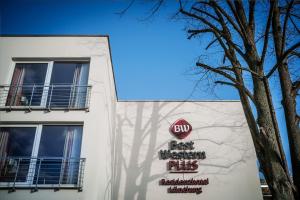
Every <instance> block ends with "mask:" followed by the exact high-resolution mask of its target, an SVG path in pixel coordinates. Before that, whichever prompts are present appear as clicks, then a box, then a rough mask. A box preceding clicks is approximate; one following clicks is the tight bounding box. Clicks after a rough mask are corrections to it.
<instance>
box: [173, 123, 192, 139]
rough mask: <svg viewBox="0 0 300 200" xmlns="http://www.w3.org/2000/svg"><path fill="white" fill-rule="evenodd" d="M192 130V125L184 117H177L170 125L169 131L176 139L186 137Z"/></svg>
mask: <svg viewBox="0 0 300 200" xmlns="http://www.w3.org/2000/svg"><path fill="white" fill-rule="evenodd" d="M191 131H192V125H190V124H189V123H188V122H187V121H186V120H184V119H178V120H177V121H175V122H174V123H173V124H172V125H171V126H170V132H171V133H173V134H174V135H175V136H176V137H177V138H178V139H184V138H186V137H187V136H188V135H189V134H190V133H191Z"/></svg>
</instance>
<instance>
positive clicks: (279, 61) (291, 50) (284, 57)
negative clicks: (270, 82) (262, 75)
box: [266, 42, 300, 78]
mask: <svg viewBox="0 0 300 200" xmlns="http://www.w3.org/2000/svg"><path fill="white" fill-rule="evenodd" d="M299 47H300V42H298V43H296V44H294V45H293V46H291V47H290V48H289V49H287V50H286V51H285V53H284V54H283V55H282V56H281V57H280V59H279V60H278V61H277V63H276V64H275V65H274V66H273V67H272V68H271V70H270V72H269V73H268V74H267V75H266V77H267V78H269V77H270V76H272V74H273V73H274V72H275V70H276V69H277V67H278V66H280V65H281V64H282V62H283V61H284V60H285V59H286V58H287V57H288V56H289V55H290V54H291V53H293V52H294V50H295V49H297V48H299Z"/></svg>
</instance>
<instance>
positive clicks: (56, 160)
mask: <svg viewBox="0 0 300 200" xmlns="http://www.w3.org/2000/svg"><path fill="white" fill-rule="evenodd" d="M84 166H85V159H84V158H61V157H37V158H33V157H6V158H0V188H8V189H9V191H11V192H13V191H15V190H16V189H17V188H30V189H31V190H32V191H37V190H38V189H39V188H48V189H50V188H53V189H55V190H59V189H63V188H68V189H72V188H73V189H78V191H82V186H83V176H84Z"/></svg>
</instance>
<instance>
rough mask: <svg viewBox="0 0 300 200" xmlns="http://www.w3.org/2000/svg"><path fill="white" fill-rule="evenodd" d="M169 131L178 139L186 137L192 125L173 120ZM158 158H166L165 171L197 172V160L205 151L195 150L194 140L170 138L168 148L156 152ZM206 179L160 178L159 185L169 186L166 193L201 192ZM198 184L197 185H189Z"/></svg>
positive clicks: (206, 181)
mask: <svg viewBox="0 0 300 200" xmlns="http://www.w3.org/2000/svg"><path fill="white" fill-rule="evenodd" d="M169 130H170V132H171V133H172V134H173V135H174V136H175V137H176V138H178V139H184V138H186V137H187V136H188V135H189V134H190V133H191V131H192V126H191V125H190V124H189V123H188V122H187V121H186V120H184V119H179V120H177V121H175V122H174V123H173V124H172V125H171V126H170V129H169ZM158 155H159V159H160V160H167V171H168V172H169V173H178V174H184V173H198V167H199V164H198V161H199V160H203V159H205V158H206V154H205V151H198V150H195V147H194V142H193V141H188V142H178V141H176V140H171V141H170V142H169V147H168V149H164V150H160V151H159V152H158ZM208 183H209V180H208V178H206V179H193V178H192V179H188V180H186V179H179V178H178V179H160V180H159V185H161V186H169V187H168V189H167V192H168V193H195V194H200V193H202V187H199V185H207V184H208ZM191 186H198V187H191Z"/></svg>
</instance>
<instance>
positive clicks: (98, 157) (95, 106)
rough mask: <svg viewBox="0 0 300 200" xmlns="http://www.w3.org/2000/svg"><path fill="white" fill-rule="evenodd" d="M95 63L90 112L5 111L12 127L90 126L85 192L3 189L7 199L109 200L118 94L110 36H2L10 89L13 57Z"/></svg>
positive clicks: (84, 152)
mask: <svg viewBox="0 0 300 200" xmlns="http://www.w3.org/2000/svg"><path fill="white" fill-rule="evenodd" d="M81 57H85V58H90V71H89V84H90V85H92V94H91V102H90V111H89V112H85V111H68V112H66V111H51V112H44V111H32V112H29V113H28V112H24V111H11V112H6V111H0V122H1V123H2V124H6V123H18V124H23V123H45V122H46V123H56V122H60V123H61V122H65V123H69V122H81V123H84V129H83V141H82V148H81V157H84V158H86V167H85V174H84V186H83V192H77V190H60V191H59V192H53V190H39V191H38V192H36V193H30V190H17V191H16V192H14V193H10V194H8V193H7V190H0V199H1V200H7V199H10V200H12V199H13V200H15V199H16V200H17V199H20V200H21V199H22V200H26V199H37V200H40V199H64V200H67V199H87V200H93V199H104V194H105V190H106V187H107V183H108V182H109V178H110V171H109V170H108V168H107V163H109V160H110V151H109V149H108V148H107V146H108V143H109V141H110V139H109V133H111V132H112V130H111V129H112V126H111V123H112V121H113V119H112V118H113V113H112V112H114V106H115V101H116V100H115V99H116V97H115V90H114V82H113V75H112V66H111V60H110V53H109V46H108V38H107V37H0V85H1V84H10V81H11V77H12V73H13V70H14V62H13V58H36V59H37V60H38V58H50V59H51V58H81Z"/></svg>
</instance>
